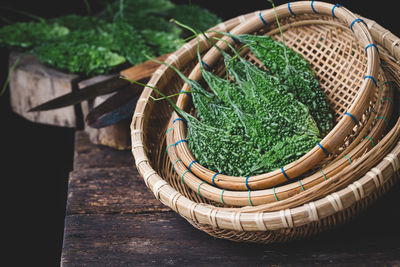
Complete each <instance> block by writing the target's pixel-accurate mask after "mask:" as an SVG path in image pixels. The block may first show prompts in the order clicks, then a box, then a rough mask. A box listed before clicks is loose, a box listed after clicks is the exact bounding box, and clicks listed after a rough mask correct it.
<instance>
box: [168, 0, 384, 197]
mask: <svg viewBox="0 0 400 267" xmlns="http://www.w3.org/2000/svg"><path fill="white" fill-rule="evenodd" d="M288 7H290V9H289V8H288ZM335 7H336V8H337V9H335ZM315 10H317V12H318V14H319V15H332V14H333V13H332V10H335V13H334V14H335V15H334V16H335V17H336V18H338V19H339V20H341V21H342V22H344V23H345V24H347V25H348V26H349V27H351V29H352V30H353V32H354V34H355V35H356V37H357V36H359V38H358V41H359V42H360V43H359V44H358V46H360V47H363V48H364V47H366V46H367V45H369V44H371V43H374V42H373V39H372V36H371V35H370V33H369V30H368V28H367V27H366V26H365V25H364V24H362V23H354V21H356V20H357V19H358V18H357V17H356V16H355V15H354V14H353V13H352V12H351V11H349V10H347V9H345V8H343V7H342V6H340V8H339V6H335V5H332V4H329V3H324V2H314V4H313V8H311V5H310V2H309V1H300V2H292V3H291V4H290V6H288V5H285V4H284V5H280V6H277V7H276V12H277V15H278V17H279V18H283V17H290V16H293V13H295V14H299V15H300V14H301V15H302V14H315ZM339 10H340V11H339ZM274 16H275V14H274V10H272V9H269V10H265V11H261V12H260V13H259V14H258V16H256V17H253V18H252V19H251V20H249V21H248V22H245V23H242V24H240V25H238V26H236V27H235V28H234V29H232V30H231V31H230V33H231V34H240V33H247V32H254V31H255V30H257V29H259V28H260V27H264V26H265V21H270V20H272V19H274ZM260 18H263V20H261V19H260ZM360 35H361V38H360ZM222 39H224V40H225V41H227V42H230V43H231V44H232V43H233V42H234V40H233V39H232V38H230V37H229V36H225V37H223V38H222ZM217 46H219V47H220V48H221V49H223V50H224V49H226V48H227V46H226V44H225V43H224V42H222V41H220V42H218V43H217ZM365 52H366V55H367V70H366V73H365V77H377V75H378V68H379V66H378V64H379V56H378V54H377V51H376V49H366V50H365ZM219 55H220V54H219V52H218V51H217V49H216V48H215V47H212V48H211V49H210V50H209V51H208V52H207V53H206V55H204V56H203V58H202V61H204V62H206V64H207V65H208V66H212V65H213V64H214V63H215V62H216V58H217V56H219ZM200 77H201V74H200V64H199V63H198V64H197V65H196V66H195V67H194V68H193V70H192V72H191V73H190V75H189V78H191V79H193V80H198V79H199V78H200ZM188 88H189V86H188V85H187V84H184V86H183V87H182V89H181V91H187V90H188ZM375 88H376V85H375V83H374V82H373V80H372V79H364V81H363V83H362V84H361V86H360V89H359V91H358V93H357V97H356V98H355V99H354V101H353V103H352V105H351V106H350V108H349V109H348V110H347V112H346V113H348V114H350V115H349V116H343V117H342V119H341V120H340V121H339V122H338V123H337V124H336V125H335V126H334V128H333V129H331V131H330V132H329V133H328V134H327V135H326V136H325V137H324V138H323V139H322V140H321V141H320V142H319V144H316V145H315V146H314V147H313V148H312V149H311V150H310V151H308V152H307V153H306V154H304V155H303V156H302V157H300V158H299V159H297V160H295V161H292V162H290V163H288V164H286V165H285V166H282V168H280V169H279V168H278V169H276V170H273V171H270V172H266V173H262V174H257V175H252V176H230V175H226V174H218V178H219V181H220V186H221V187H223V188H224V189H231V190H246V189H248V188H251V189H253V190H258V189H264V188H272V187H273V186H276V185H279V184H282V183H285V182H287V181H290V180H295V178H296V177H298V176H300V175H302V174H303V173H304V172H306V171H308V170H309V169H310V168H312V167H314V166H316V165H317V164H318V163H319V162H320V161H321V160H323V159H325V158H326V157H327V154H328V153H329V154H330V153H331V152H333V151H335V150H336V149H337V148H338V147H339V146H340V145H342V142H343V140H344V139H345V136H346V135H348V134H349V133H350V132H351V131H352V129H353V127H354V126H355V120H356V121H359V119H360V118H361V116H362V114H364V112H365V110H366V109H367V106H368V105H367V103H368V102H369V99H370V98H371V96H372V92H373V91H375ZM187 98H188V96H187V95H186V94H181V95H180V96H179V97H178V100H177V106H178V107H180V108H183V107H184V105H185V101H186V99H187ZM174 116H175V119H176V118H178V116H177V114H175V115H174ZM184 128H185V125H184V123H183V122H182V121H177V123H176V127H174V131H173V132H174V134H175V138H174V140H175V141H176V142H177V141H179V140H182V139H185V136H184ZM327 152H328V153H327ZM178 154H179V155H180V158H181V159H182V161H183V162H184V163H185V164H186V166H189V164H191V170H192V172H193V173H195V174H196V175H197V176H199V177H201V178H202V179H203V180H205V181H207V182H211V181H212V179H213V177H214V175H216V174H217V172H216V171H213V170H210V169H208V168H206V167H205V166H202V165H201V164H200V163H199V162H197V161H196V158H195V157H194V156H193V155H192V153H191V151H190V149H189V146H188V145H187V144H186V143H182V145H180V146H179V147H178Z"/></svg>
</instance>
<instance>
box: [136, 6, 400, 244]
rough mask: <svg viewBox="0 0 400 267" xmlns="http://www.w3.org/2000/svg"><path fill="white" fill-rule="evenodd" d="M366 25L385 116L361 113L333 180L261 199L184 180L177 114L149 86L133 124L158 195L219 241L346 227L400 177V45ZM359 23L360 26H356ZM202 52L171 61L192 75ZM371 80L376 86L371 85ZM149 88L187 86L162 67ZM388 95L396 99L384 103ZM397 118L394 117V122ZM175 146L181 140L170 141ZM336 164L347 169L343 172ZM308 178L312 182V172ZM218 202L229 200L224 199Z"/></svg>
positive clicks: (142, 169) (139, 162)
mask: <svg viewBox="0 0 400 267" xmlns="http://www.w3.org/2000/svg"><path fill="white" fill-rule="evenodd" d="M310 3H313V4H314V6H313V7H314V8H315V9H316V10H317V11H319V12H320V11H321V10H319V9H317V6H318V5H319V3H317V2H314V1H312V2H308V5H310ZM292 4H294V3H292ZM292 7H294V5H293V6H292ZM334 7H335V8H334V12H332V13H334V14H336V15H338V14H339V13H336V12H339V9H341V7H339V6H334ZM309 8H311V7H310V6H309ZM292 11H293V10H292ZM331 11H333V10H331ZM265 12H271V11H262V12H261V13H260V12H255V13H252V14H248V15H246V16H240V17H238V18H235V19H233V20H230V21H229V22H227V23H222V24H220V25H217V26H216V27H215V28H214V30H217V31H230V30H232V31H233V28H234V27H236V25H238V24H239V23H246V21H251V20H253V19H254V18H258V19H259V18H260V17H259V15H260V14H265ZM356 19H358V18H356ZM363 20H364V22H365V23H366V25H364V24H363V23H358V22H360V20H357V24H360V25H359V26H360V27H367V26H368V29H369V31H370V32H371V35H372V36H373V39H374V41H375V42H376V43H377V45H379V52H380V53H379V56H380V58H381V59H383V60H382V63H383V65H384V67H383V71H382V70H379V68H377V69H376V72H374V73H373V74H374V77H378V71H380V75H379V77H380V79H379V82H378V83H379V84H378V85H379V89H378V90H373V92H374V94H372V95H373V96H371V99H375V103H372V102H373V101H369V102H368V105H371V103H372V104H373V105H372V106H373V107H375V109H376V110H375V109H374V111H375V112H377V111H378V112H379V114H375V112H371V111H372V109H370V110H369V113H368V112H367V111H368V108H366V110H364V111H362V112H361V111H360V113H359V114H357V116H358V117H357V118H359V119H360V121H363V126H365V127H360V129H359V130H358V129H356V131H357V133H353V137H349V140H348V142H347V144H346V145H344V146H341V150H340V151H339V152H337V153H336V157H332V160H330V161H327V162H325V164H326V166H328V167H329V168H332V173H331V176H328V179H326V180H325V179H323V180H321V179H320V178H319V179H315V180H318V182H315V183H312V184H310V186H307V183H306V182H305V181H304V180H303V182H302V184H301V185H302V186H301V187H303V189H304V190H302V189H301V187H300V186H299V184H298V183H297V181H296V183H297V185H296V186H297V189H295V188H294V184H296V183H291V184H289V185H286V186H288V188H283V187H282V188H281V187H280V188H276V190H275V188H274V192H271V191H270V192H263V195H262V196H263V197H264V198H265V199H268V201H259V199H260V198H258V197H257V194H258V193H257V192H258V190H255V191H242V192H241V191H238V192H230V193H229V194H232V195H229V194H227V193H228V192H227V191H223V190H221V189H218V188H217V187H212V186H211V185H209V184H207V183H204V181H201V179H200V178H197V177H195V175H192V173H189V172H187V174H186V175H187V176H185V180H182V178H181V175H177V173H176V172H175V170H176V171H177V172H178V171H181V172H184V171H185V169H184V166H183V164H182V165H178V163H175V164H174V162H175V161H176V160H175V161H172V158H171V159H170V157H172V156H173V155H177V153H175V152H176V149H172V150H171V155H170V156H169V155H168V154H167V152H166V148H167V141H168V140H167V139H168V137H169V135H168V134H167V135H166V134H165V132H166V130H167V129H169V126H170V123H171V122H172V121H171V119H172V115H171V111H172V110H171V109H170V107H169V106H168V104H167V103H166V102H160V101H159V102H157V104H155V103H154V102H153V101H152V100H151V98H150V97H149V96H150V95H152V94H154V92H153V90H152V89H151V88H149V87H148V88H146V89H145V90H144V92H143V93H142V95H141V97H140V99H139V101H138V104H137V107H136V110H135V113H134V116H133V120H132V124H131V130H132V131H131V134H132V153H133V155H134V158H135V163H136V166H137V169H138V171H139V173H140V174H141V175H142V177H143V179H144V181H145V183H146V185H147V186H148V187H149V188H150V190H152V192H153V193H154V195H155V197H156V198H158V199H159V200H160V201H161V202H163V203H164V204H165V205H167V206H169V207H171V208H172V209H173V210H175V211H176V212H177V213H178V214H180V215H181V216H182V217H184V218H185V219H186V220H188V222H189V223H191V224H192V225H194V226H195V227H196V228H198V229H200V230H202V231H204V232H206V233H208V234H210V235H212V236H215V237H218V238H224V239H229V240H234V241H252V242H262V243H273V242H285V241H289V240H293V239H299V238H304V237H307V236H310V235H312V234H317V233H320V232H323V231H326V230H328V229H330V228H332V227H336V226H338V225H341V224H344V223H346V222H347V221H349V220H350V219H351V218H354V217H355V216H357V215H358V214H359V213H360V212H361V211H363V210H365V209H366V208H367V207H368V206H369V205H370V204H371V203H373V202H374V201H375V200H376V199H378V197H379V196H381V195H382V194H383V193H385V192H386V191H387V190H388V189H389V188H390V187H391V186H392V185H393V183H394V182H395V181H396V180H397V178H398V177H397V172H398V169H399V167H400V165H399V164H400V162H399V154H400V145H399V144H398V140H399V134H400V131H399V130H400V129H399V127H400V120H399V119H398V116H397V110H393V112H392V108H393V106H391V102H393V101H397V97H396V96H397V94H396V93H397V91H396V92H394V91H393V88H394V87H393V85H398V84H400V81H399V80H398V78H397V75H396V74H398V72H396V71H399V69H400V67H399V64H398V62H397V60H398V58H399V56H400V50H399V49H398V47H397V46H396V45H397V44H398V43H399V39H398V38H397V37H395V36H393V35H392V34H390V32H388V31H387V30H385V29H383V28H382V27H380V26H379V25H377V24H376V23H375V22H372V21H369V20H367V19H363ZM332 23H334V22H332ZM350 24H351V22H350ZM353 26H354V27H356V26H355V24H353ZM371 43H372V40H371ZM367 45H368V44H367ZM209 48H210V45H209V44H208V43H207V42H205V41H204V42H201V50H202V51H208V49H209ZM376 48H378V47H376ZM371 50H372V49H371ZM374 50H375V49H374ZM368 51H369V49H368ZM376 51H378V49H376ZM195 52H196V42H195V41H192V42H190V43H188V44H186V45H185V46H184V47H182V48H181V49H179V50H178V51H177V52H175V53H173V54H172V55H171V56H170V57H169V58H168V59H167V61H166V62H167V63H169V64H173V65H174V66H176V67H178V68H179V69H180V70H182V71H183V72H184V73H185V74H187V75H189V73H190V72H191V71H192V70H193V68H194V67H195V66H196V64H197V61H196V57H195ZM367 53H373V52H367ZM210 64H211V63H210ZM376 64H377V63H376ZM399 72H400V71H399ZM387 81H391V83H388V82H387ZM365 83H368V84H371V81H365ZM149 85H150V86H154V87H156V88H157V89H159V90H161V91H162V92H163V93H165V94H168V95H169V94H172V93H175V92H176V91H177V90H179V89H180V88H182V86H183V82H182V81H181V80H180V79H179V77H178V76H177V75H176V73H175V72H174V71H172V70H171V69H169V68H168V67H166V66H161V67H160V68H159V69H158V70H157V71H156V72H155V74H154V75H153V76H152V78H151V80H150V81H149ZM393 94H394V96H393ZM383 98H386V99H390V100H391V101H382V99H383ZM389 102H390V103H389ZM372 106H371V107H372ZM392 113H393V114H392ZM390 114H392V120H390V119H389V116H390ZM353 115H354V114H353ZM379 117H383V118H385V119H382V118H379ZM349 127H350V126H349ZM353 128H354V125H352V126H351V130H353V131H354V129H353ZM367 134H368V135H369V136H368V137H370V138H371V136H373V137H374V138H375V139H373V138H371V139H372V140H374V143H373V144H372V143H371V140H369V139H366V138H365V136H366V135H367ZM170 138H171V136H170ZM378 141H379V142H378ZM169 142H172V143H173V142H174V141H173V140H172V139H170V141H169ZM173 148H175V147H173ZM342 153H346V155H354V157H353V161H352V162H351V164H347V165H343V162H342V161H343V159H342V157H339V155H342ZM352 153H353V154H352ZM324 166H325V165H324ZM337 166H341V167H340V168H338V170H336V167H337ZM173 167H174V168H173ZM180 167H182V168H180ZM173 169H174V170H173ZM307 175H310V177H311V176H312V175H313V173H310V174H307ZM191 176H193V177H191ZM308 178H309V177H305V179H308ZM195 179H198V181H197V184H196V183H194V182H195V181H194V180H195ZM189 182H193V184H192V185H191V184H189ZM290 186H292V187H290ZM206 187H210V188H209V189H207V188H206ZM206 190H208V191H206ZM212 190H220V191H219V192H213V191H212ZM266 190H271V189H266ZM280 190H283V191H280ZM285 190H286V191H287V190H289V191H290V190H292V191H290V193H288V194H286V195H285V194H283V193H282V192H284V191H285ZM221 191H222V192H223V193H222V194H221ZM259 191H263V190H259ZM207 192H208V193H207ZM225 192H226V194H225ZM234 193H235V194H238V195H235V194H234ZM266 193H268V194H269V195H268V194H266ZM266 195H268V198H266V197H265V196H266ZM219 199H221V200H222V201H218V200H219ZM271 199H272V200H274V199H275V200H276V201H271Z"/></svg>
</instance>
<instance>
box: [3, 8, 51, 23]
mask: <svg viewBox="0 0 400 267" xmlns="http://www.w3.org/2000/svg"><path fill="white" fill-rule="evenodd" d="M0 9H4V10H9V11H13V12H15V13H17V14H21V15H24V16H27V17H29V18H31V19H36V20H38V21H39V22H45V21H46V20H45V19H44V18H42V17H39V16H36V15H33V14H31V13H29V12H26V11H23V10H17V9H14V8H11V7H4V6H2V7H0Z"/></svg>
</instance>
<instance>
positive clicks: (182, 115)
mask: <svg viewBox="0 0 400 267" xmlns="http://www.w3.org/2000/svg"><path fill="white" fill-rule="evenodd" d="M120 78H121V79H124V80H126V81H128V82H131V83H135V84H138V85H141V86H143V87H149V88H151V89H153V90H154V91H155V92H156V93H158V94H159V95H161V96H162V97H163V98H164V99H166V100H167V101H168V102H169V104H170V105H171V106H172V108H173V109H174V110H175V112H176V113H178V114H179V115H180V116H181V117H183V118H184V119H186V120H187V116H186V114H185V113H184V111H183V110H181V109H180V108H179V107H178V106H177V105H175V103H174V102H173V101H172V100H171V99H170V98H169V97H168V96H167V95H165V94H163V93H161V91H159V90H158V89H157V88H155V87H154V86H151V85H149V84H144V83H141V82H138V81H134V80H131V79H129V78H127V77H124V76H120Z"/></svg>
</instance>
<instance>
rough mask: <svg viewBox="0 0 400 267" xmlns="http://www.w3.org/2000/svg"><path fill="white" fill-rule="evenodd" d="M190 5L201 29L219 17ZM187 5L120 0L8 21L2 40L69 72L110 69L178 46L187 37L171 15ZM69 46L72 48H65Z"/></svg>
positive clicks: (1, 30)
mask: <svg viewBox="0 0 400 267" xmlns="http://www.w3.org/2000/svg"><path fill="white" fill-rule="evenodd" d="M86 4H87V3H86ZM191 10H192V11H193V12H194V11H195V13H193V12H192V13H191V14H193V15H196V16H197V17H196V18H195V19H194V20H193V23H197V24H196V25H201V27H202V30H205V29H207V28H209V27H211V26H214V25H215V24H217V23H218V22H219V21H220V19H219V18H217V17H216V16H215V15H213V14H211V13H210V12H208V11H207V10H205V9H202V8H199V7H194V6H193V8H192V9H191ZM187 11H188V10H186V9H185V8H183V9H182V10H181V11H179V5H174V4H173V3H172V2H170V1H169V0H153V1H147V0H119V1H114V2H113V3H111V4H109V5H108V6H107V8H106V9H105V10H104V11H103V12H101V14H100V15H99V16H96V17H93V16H78V15H74V14H70V15H66V16H61V17H56V18H52V19H49V20H44V19H40V20H39V22H27V23H25V22H24V23H15V24H11V25H7V26H4V27H2V28H0V46H3V47H10V48H12V49H20V50H23V51H30V50H32V52H33V53H35V54H36V55H37V56H38V57H39V58H40V60H41V61H42V62H44V63H47V64H49V65H51V66H53V67H56V68H60V69H62V70H65V71H68V72H73V73H75V72H78V73H81V74H85V75H95V74H101V73H107V72H110V71H112V70H115V69H116V67H117V65H116V63H119V64H123V63H125V62H128V63H130V64H131V65H137V64H139V63H142V62H143V61H145V60H146V57H145V55H149V56H159V55H162V54H166V53H170V52H173V51H175V50H177V49H178V48H179V47H180V46H181V45H182V44H183V42H184V40H183V39H182V38H183V37H184V36H183V35H182V33H183V31H182V29H181V28H179V27H177V26H176V25H174V24H172V23H170V22H169V18H170V17H171V16H175V15H176V16H178V15H179V12H187ZM202 14H203V15H202ZM185 15H187V14H185ZM202 19H204V21H203V22H200V23H199V22H198V21H199V20H202ZM196 27H197V26H196ZM67 47H70V50H71V51H73V52H74V53H72V52H68V51H66V48H67ZM46 49H50V51H46ZM58 49H60V50H58ZM91 49H93V51H90V50H91ZM75 52H76V53H77V54H78V55H79V56H80V57H81V59H80V60H82V61H83V62H79V59H77V57H76V56H74V55H76V53H75ZM85 55H86V56H85ZM96 56H98V57H97V58H96ZM121 57H124V58H125V60H121ZM121 66H123V65H121ZM121 66H120V67H121Z"/></svg>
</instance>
